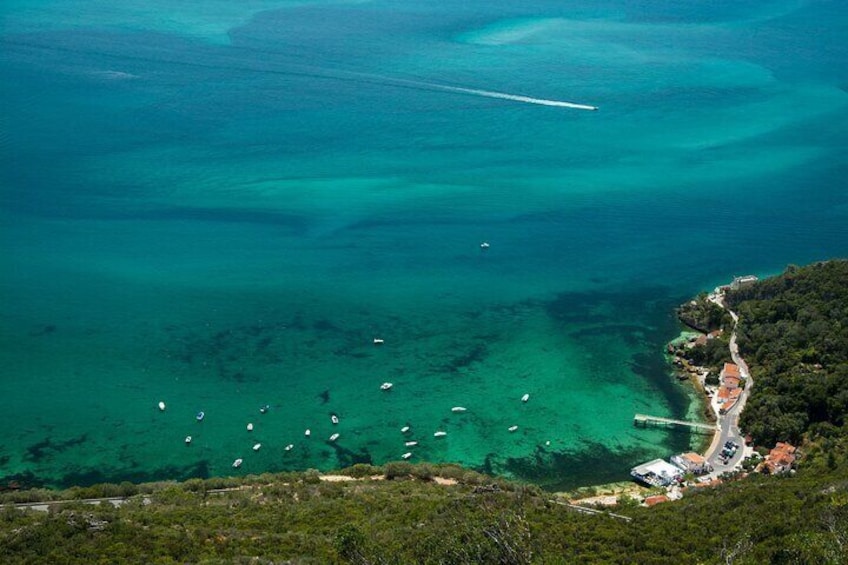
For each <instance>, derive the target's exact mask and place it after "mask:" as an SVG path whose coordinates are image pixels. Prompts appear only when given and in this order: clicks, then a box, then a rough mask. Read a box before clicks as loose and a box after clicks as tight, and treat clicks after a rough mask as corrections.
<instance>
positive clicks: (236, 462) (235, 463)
mask: <svg viewBox="0 0 848 565" xmlns="http://www.w3.org/2000/svg"><path fill="white" fill-rule="evenodd" d="M241 464H242V460H241V459H236V460H235V461H233V467H235V468H236V469H238V468H239V467H241Z"/></svg>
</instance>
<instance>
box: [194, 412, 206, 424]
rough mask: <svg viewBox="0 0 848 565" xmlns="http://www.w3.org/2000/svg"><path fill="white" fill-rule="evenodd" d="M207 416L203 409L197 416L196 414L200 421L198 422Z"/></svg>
mask: <svg viewBox="0 0 848 565" xmlns="http://www.w3.org/2000/svg"><path fill="white" fill-rule="evenodd" d="M205 417H206V414H204V413H203V410H201V411H200V412H198V413H197V416H195V418H197V421H198V422H199V421H201V420H203V418H205Z"/></svg>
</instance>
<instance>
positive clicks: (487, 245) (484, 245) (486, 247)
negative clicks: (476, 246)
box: [480, 241, 490, 249]
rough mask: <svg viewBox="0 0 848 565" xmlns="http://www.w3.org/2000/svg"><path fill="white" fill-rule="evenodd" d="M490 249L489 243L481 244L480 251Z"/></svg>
mask: <svg viewBox="0 0 848 565" xmlns="http://www.w3.org/2000/svg"><path fill="white" fill-rule="evenodd" d="M489 247H490V246H489V242H488V241H484V242H483V243H481V244H480V249H488V248H489Z"/></svg>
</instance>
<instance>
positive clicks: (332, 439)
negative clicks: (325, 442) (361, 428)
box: [330, 434, 339, 441]
mask: <svg viewBox="0 0 848 565" xmlns="http://www.w3.org/2000/svg"><path fill="white" fill-rule="evenodd" d="M337 439H339V434H333V435H331V436H330V441H336V440H337Z"/></svg>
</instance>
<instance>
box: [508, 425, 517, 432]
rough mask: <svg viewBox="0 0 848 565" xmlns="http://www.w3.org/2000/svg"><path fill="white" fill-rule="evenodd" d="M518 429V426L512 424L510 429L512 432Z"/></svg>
mask: <svg viewBox="0 0 848 565" xmlns="http://www.w3.org/2000/svg"><path fill="white" fill-rule="evenodd" d="M517 429H518V426H510V427H509V431H511V432H514V431H515V430H517Z"/></svg>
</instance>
